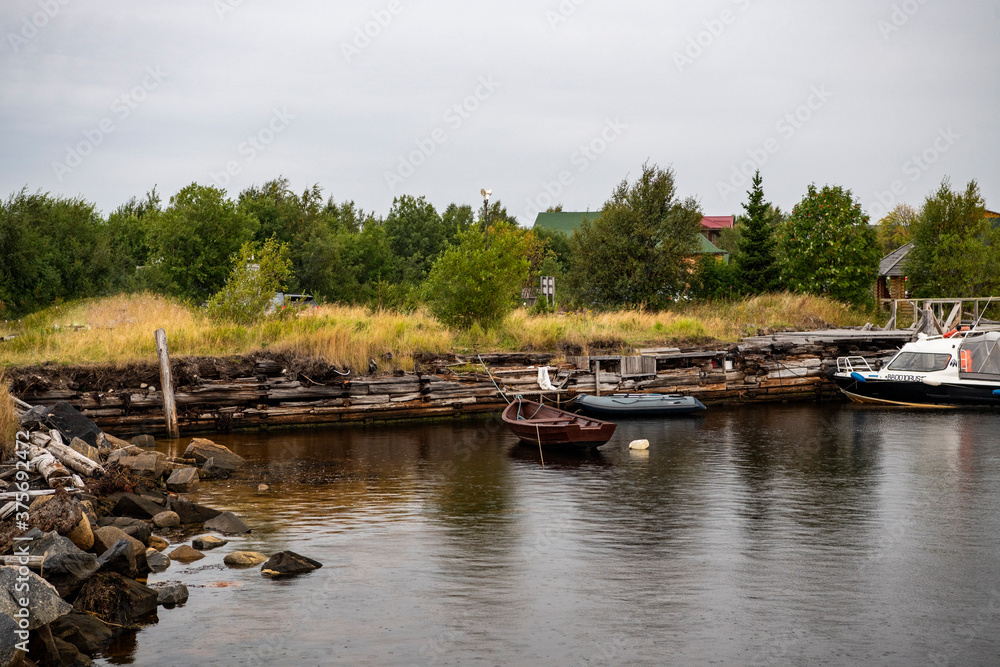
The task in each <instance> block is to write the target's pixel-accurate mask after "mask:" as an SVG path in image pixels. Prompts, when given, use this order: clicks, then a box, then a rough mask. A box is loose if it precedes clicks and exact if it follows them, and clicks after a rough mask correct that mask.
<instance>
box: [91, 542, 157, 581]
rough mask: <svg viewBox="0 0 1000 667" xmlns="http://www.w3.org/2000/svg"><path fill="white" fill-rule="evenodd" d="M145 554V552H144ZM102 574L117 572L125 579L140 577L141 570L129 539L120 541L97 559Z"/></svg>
mask: <svg viewBox="0 0 1000 667" xmlns="http://www.w3.org/2000/svg"><path fill="white" fill-rule="evenodd" d="M143 554H145V552H143ZM97 563H98V565H100V568H101V572H116V573H118V574H120V575H122V576H123V577H128V578H129V579H135V578H136V577H137V576H139V568H138V566H137V564H136V561H135V552H134V551H132V545H131V544H130V543H129V541H128V539H125V538H123V539H120V540H118V541H117V542H115V543H114V544H112V545H111V547H110V548H108V550H107V551H105V552H104V553H102V554H101V557H100V558H98V559H97Z"/></svg>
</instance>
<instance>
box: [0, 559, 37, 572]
mask: <svg viewBox="0 0 1000 667" xmlns="http://www.w3.org/2000/svg"><path fill="white" fill-rule="evenodd" d="M44 558H45V556H0V565H12V566H20V565H24V566H27V567H30V568H31V569H32V570H40V569H42V561H43V560H44Z"/></svg>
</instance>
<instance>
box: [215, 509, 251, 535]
mask: <svg viewBox="0 0 1000 667" xmlns="http://www.w3.org/2000/svg"><path fill="white" fill-rule="evenodd" d="M205 528H207V529H208V530H217V531H219V532H220V533H223V534H225V535H242V534H243V533H249V532H250V527H249V526H248V525H246V524H245V523H243V520H242V519H240V518H239V517H238V516H236V515H235V514H233V513H232V512H223V513H222V514H220V515H219V516H217V517H215V518H214V519H209V520H208V521H206V522H205Z"/></svg>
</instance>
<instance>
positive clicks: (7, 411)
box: [0, 372, 17, 461]
mask: <svg viewBox="0 0 1000 667" xmlns="http://www.w3.org/2000/svg"><path fill="white" fill-rule="evenodd" d="M15 438H17V413H16V412H15V411H14V398H13V396H11V395H10V390H9V388H8V387H7V378H6V377H4V374H3V372H0V461H6V460H8V459H9V458H11V457H12V456H14V448H15V443H14V440H15Z"/></svg>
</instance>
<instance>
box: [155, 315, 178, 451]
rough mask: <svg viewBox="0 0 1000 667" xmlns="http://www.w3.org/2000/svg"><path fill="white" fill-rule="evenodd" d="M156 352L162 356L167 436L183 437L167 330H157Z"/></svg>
mask: <svg viewBox="0 0 1000 667" xmlns="http://www.w3.org/2000/svg"><path fill="white" fill-rule="evenodd" d="M156 354H157V356H158V357H159V358H160V384H161V385H162V387H161V389H162V390H163V416H164V419H165V420H166V422H167V436H168V437H170V438H173V439H175V440H176V439H177V438H179V437H181V430H180V427H179V426H178V425H177V404H176V403H174V383H173V380H172V379H171V378H170V354H169V353H168V352H167V332H166V331H164V330H163V329H157V330H156Z"/></svg>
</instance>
